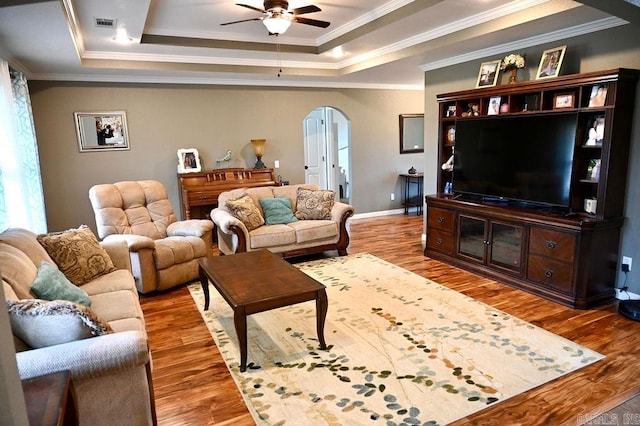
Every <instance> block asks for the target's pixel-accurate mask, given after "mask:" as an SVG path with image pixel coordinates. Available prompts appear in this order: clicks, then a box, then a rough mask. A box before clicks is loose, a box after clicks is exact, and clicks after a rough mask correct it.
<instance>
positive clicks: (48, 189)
mask: <svg viewBox="0 0 640 426" xmlns="http://www.w3.org/2000/svg"><path fill="white" fill-rule="evenodd" d="M30 91H31V101H32V106H33V113H34V120H35V127H36V134H37V139H38V146H39V152H40V162H41V168H42V177H43V186H44V192H45V205H46V209H47V220H48V226H49V230H51V231H54V230H62V229H66V228H70V227H76V226H78V225H79V224H82V223H85V224H87V225H89V226H91V227H92V228H94V230H95V221H94V217H93V212H92V210H91V205H90V203H89V200H88V195H87V194H88V191H89V188H90V187H91V186H92V185H94V184H97V183H106V182H116V181H120V180H140V179H156V180H159V181H160V182H162V183H163V184H164V185H165V186H166V188H167V191H168V192H169V196H170V199H171V201H172V203H173V206H174V209H176V212H178V211H179V201H178V200H179V198H178V188H177V179H176V167H177V155H176V152H177V150H178V149H180V148H197V149H198V151H199V153H200V156H201V160H202V163H203V167H204V168H205V169H211V168H213V167H215V159H216V158H220V157H222V156H223V155H224V153H225V152H226V150H227V149H231V150H232V151H233V155H234V157H236V158H238V157H242V159H243V160H244V161H245V163H246V165H247V166H248V167H253V164H254V163H255V157H254V156H253V153H252V152H253V151H252V147H251V143H250V140H251V139H252V138H266V139H267V144H266V145H265V155H264V157H263V161H264V162H265V163H266V164H267V166H269V167H273V161H274V160H276V159H277V160H280V169H278V170H277V173H278V174H280V175H282V177H283V179H285V180H289V181H290V182H291V183H292V184H293V183H299V182H303V181H304V159H303V152H304V151H303V150H304V147H303V133H302V121H303V119H304V117H305V116H306V115H307V114H309V113H310V112H311V111H312V110H313V109H314V108H317V107H319V106H332V107H335V108H338V109H339V110H341V111H342V112H343V113H344V114H345V115H346V116H347V117H348V118H349V119H350V120H351V139H352V144H351V146H352V151H351V155H352V157H351V158H352V160H351V161H352V169H353V171H352V181H353V186H352V189H353V192H352V194H353V197H352V204H353V205H354V207H355V209H356V212H357V213H367V212H376V211H382V210H389V209H398V208H401V204H400V184H399V180H398V173H404V172H406V171H407V170H408V169H409V168H410V167H411V166H415V167H416V168H420V167H421V164H422V155H421V154H403V155H400V154H399V140H398V139H399V134H398V133H399V130H398V115H399V114H403V113H415V112H422V111H423V110H424V98H423V95H422V91H392V90H360V89H340V90H338V89H336V90H331V89H296V88H291V89H286V88H275V89H269V88H252V87H218V86H188V85H143V84H139V85H125V84H121V85H115V84H92V83H64V82H46V81H34V82H30ZM109 110H112V111H113V110H125V111H126V113H127V121H128V130H129V135H130V144H131V150H130V151H106V152H105V151H103V152H89V153H80V152H78V145H77V139H76V133H75V127H74V121H73V113H74V112H91V111H109ZM391 192H395V194H396V197H395V198H396V200H395V201H393V202H392V201H390V198H391V197H390V194H391Z"/></svg>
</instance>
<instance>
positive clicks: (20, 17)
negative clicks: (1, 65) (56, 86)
mask: <svg viewBox="0 0 640 426" xmlns="http://www.w3.org/2000/svg"><path fill="white" fill-rule="evenodd" d="M239 2H240V3H245V4H249V5H251V6H254V7H258V8H262V7H263V5H262V2H261V1H259V0H244V1H242V0H240V1H239ZM234 3H235V2H234V1H233V0H58V1H39V0H22V1H21V0H3V2H2V4H4V5H5V6H4V7H0V57H2V58H4V59H6V60H8V61H9V63H10V64H11V66H12V67H14V68H16V69H19V70H21V71H23V72H25V73H26V74H27V75H28V78H30V79H34V80H35V79H37V80H63V81H102V82H166V83H198V84H250V85H272V86H274V85H288V86H313V87H362V88H397V89H420V88H422V87H423V79H424V71H425V70H429V69H436V68H439V67H443V66H447V65H451V64H455V63H460V62H465V61H471V60H477V59H480V58H485V57H488V56H489V57H490V56H495V57H496V59H498V58H500V57H501V56H502V55H503V54H504V53H505V52H507V53H509V52H511V51H518V50H522V49H525V48H527V47H530V46H536V45H546V44H549V43H553V42H554V41H556V40H561V39H564V38H567V37H571V36H574V35H580V34H586V33H590V32H594V31H599V30H602V29H606V28H610V27H613V26H617V25H625V24H627V21H631V22H634V23H637V21H635V18H636V17H637V14H638V11H639V10H640V8H638V7H637V6H636V5H633V4H632V2H631V1H626V0H607V2H604V1H600V0H587V1H581V2H580V3H579V2H574V1H570V0H515V1H514V0H318V1H313V0H290V1H289V8H290V9H292V8H296V7H300V6H306V5H309V4H315V5H316V6H318V7H320V8H321V9H322V11H321V12H316V13H311V14H307V15H304V17H308V18H311V19H319V20H324V21H329V22H331V25H330V26H329V27H328V28H326V29H323V28H317V27H313V26H308V25H303V24H299V23H294V24H292V25H291V27H290V28H289V30H288V31H287V32H286V33H285V34H282V35H280V36H278V37H275V36H270V35H268V32H267V30H266V28H265V27H264V25H263V24H262V22H260V21H250V22H243V23H238V24H234V25H227V26H221V25H220V24H221V23H224V22H229V21H235V20H242V19H251V18H255V17H259V16H260V13H259V12H255V11H252V10H251V9H248V8H244V7H240V6H238V5H236V4H234ZM583 3H584V4H591V5H592V6H586V5H584V4H583ZM603 3H604V5H603ZM594 7H597V8H598V9H596V8H594ZM616 16H623V17H624V20H623V19H620V18H618V17H616ZM96 18H108V19H113V20H115V26H116V28H100V27H97V26H96V24H95V19H96ZM117 28H120V29H122V30H125V31H126V32H127V34H128V36H129V37H130V38H131V39H132V42H131V43H128V44H120V43H117V42H116V41H115V40H114V38H115V36H116V32H117ZM334 47H341V48H342V50H343V51H344V52H345V54H344V56H342V57H336V56H334V55H332V49H333V48H334ZM551 47H553V46H551ZM278 50H280V52H278ZM280 68H282V73H281V75H280V76H279V77H278V75H277V74H278V70H279V69H280Z"/></svg>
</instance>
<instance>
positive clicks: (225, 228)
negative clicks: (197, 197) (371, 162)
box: [211, 184, 354, 257]
mask: <svg viewBox="0 0 640 426" xmlns="http://www.w3.org/2000/svg"><path fill="white" fill-rule="evenodd" d="M298 188H303V189H310V190H317V189H318V187H317V186H316V185H311V184H300V185H286V186H267V187H259V188H240V189H235V190H232V191H227V192H223V193H222V194H220V196H219V197H218V207H217V208H215V209H213V210H212V211H211V220H213V222H214V223H215V224H216V227H217V236H218V249H219V250H220V254H233V253H239V252H246V251H252V250H260V249H264V248H266V249H268V250H270V251H272V252H274V253H278V254H280V255H282V256H283V257H292V256H299V255H304V254H309V253H318V252H323V251H329V250H337V251H338V254H339V255H341V256H344V255H346V254H347V247H348V246H349V233H348V229H347V219H349V218H350V217H351V216H352V215H353V213H354V210H353V207H352V206H350V205H348V204H345V203H341V202H337V201H336V202H334V204H333V208H332V209H331V217H330V218H329V219H322V220H299V221H297V222H293V223H288V224H276V225H262V226H260V227H258V228H256V229H253V230H251V231H249V230H248V229H247V227H246V226H245V224H244V223H243V222H242V221H241V220H239V219H237V218H236V217H234V216H233V215H232V214H231V211H230V210H229V208H228V207H227V206H226V203H227V201H229V200H237V199H239V198H240V197H242V196H244V195H248V196H250V197H251V199H252V200H253V202H254V204H255V206H256V207H257V208H258V209H259V210H260V212H261V213H262V214H263V215H264V211H263V209H262V206H261V204H260V199H261V198H284V197H286V198H289V200H290V203H291V208H292V211H293V212H295V211H296V207H297V206H296V201H297V193H298Z"/></svg>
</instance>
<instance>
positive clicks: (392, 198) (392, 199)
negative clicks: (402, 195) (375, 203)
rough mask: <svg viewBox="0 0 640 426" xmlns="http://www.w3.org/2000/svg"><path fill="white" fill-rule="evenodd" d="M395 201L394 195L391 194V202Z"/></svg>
mask: <svg viewBox="0 0 640 426" xmlns="http://www.w3.org/2000/svg"><path fill="white" fill-rule="evenodd" d="M395 199H396V194H394V193H393V192H392V193H391V201H394V200H395Z"/></svg>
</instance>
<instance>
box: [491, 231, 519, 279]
mask: <svg viewBox="0 0 640 426" xmlns="http://www.w3.org/2000/svg"><path fill="white" fill-rule="evenodd" d="M489 238H490V240H489V241H490V244H489V247H490V253H489V263H490V264H492V265H496V266H500V267H502V268H507V269H510V270H512V271H514V272H519V271H520V266H521V263H522V262H521V261H522V227H521V226H515V225H509V224H505V223H499V222H491V229H490V236H489Z"/></svg>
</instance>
